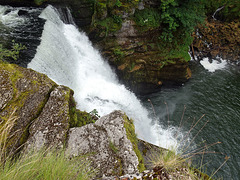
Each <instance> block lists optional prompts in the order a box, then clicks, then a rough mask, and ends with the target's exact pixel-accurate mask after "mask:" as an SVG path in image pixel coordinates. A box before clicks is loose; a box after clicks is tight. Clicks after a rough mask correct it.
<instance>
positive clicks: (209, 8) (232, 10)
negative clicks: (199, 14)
mask: <svg viewBox="0 0 240 180" xmlns="http://www.w3.org/2000/svg"><path fill="white" fill-rule="evenodd" d="M204 6H205V13H206V14H207V16H209V17H212V15H213V14H214V13H215V11H216V10H217V9H218V8H221V9H220V10H219V12H217V14H216V15H215V16H216V18H217V19H218V20H222V21H227V22H230V21H232V20H239V18H240V11H239V9H240V3H239V0H208V1H207V0H204Z"/></svg>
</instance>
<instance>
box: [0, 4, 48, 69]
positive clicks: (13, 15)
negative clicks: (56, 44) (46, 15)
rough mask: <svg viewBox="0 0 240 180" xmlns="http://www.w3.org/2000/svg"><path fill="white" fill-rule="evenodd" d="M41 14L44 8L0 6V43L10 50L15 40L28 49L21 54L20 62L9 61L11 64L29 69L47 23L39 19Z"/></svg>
mask: <svg viewBox="0 0 240 180" xmlns="http://www.w3.org/2000/svg"><path fill="white" fill-rule="evenodd" d="M41 12H42V8H34V7H32V8H31V7H10V6H1V5H0V43H1V44H3V45H4V46H5V47H6V48H9V49H10V48H11V46H12V41H13V40H14V41H15V42H16V43H21V44H22V45H24V46H25V47H26V50H22V51H21V52H20V58H19V60H17V61H15V60H11V59H9V60H8V61H9V62H10V63H15V64H18V65H20V66H22V67H27V64H28V63H29V62H30V61H31V60H32V59H33V57H34V56H35V54H36V49H37V47H38V45H39V44H40V42H41V36H42V31H43V26H44V23H45V21H44V20H43V19H41V18H39V17H38V16H39V15H40V13H41Z"/></svg>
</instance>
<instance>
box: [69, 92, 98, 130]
mask: <svg viewBox="0 0 240 180" xmlns="http://www.w3.org/2000/svg"><path fill="white" fill-rule="evenodd" d="M69 113H70V128H72V127H81V126H84V125H87V124H90V123H95V120H96V115H94V116H92V115H91V114H90V113H87V112H86V111H80V110H79V109H76V102H75V101H74V99H73V97H72V96H71V98H70V102H69Z"/></svg>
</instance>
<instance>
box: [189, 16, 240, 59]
mask: <svg viewBox="0 0 240 180" xmlns="http://www.w3.org/2000/svg"><path fill="white" fill-rule="evenodd" d="M239 26H240V22H239V20H234V21H231V22H221V21H218V20H214V19H209V20H207V21H206V24H205V25H203V26H199V27H198V28H197V29H196V32H195V33H194V34H193V36H194V42H193V51H194V55H195V56H196V57H197V58H199V59H201V58H203V57H210V58H216V57H217V56H218V57H222V58H223V59H227V60H231V61H237V60H239V59H240V46H239V45H240V28H239Z"/></svg>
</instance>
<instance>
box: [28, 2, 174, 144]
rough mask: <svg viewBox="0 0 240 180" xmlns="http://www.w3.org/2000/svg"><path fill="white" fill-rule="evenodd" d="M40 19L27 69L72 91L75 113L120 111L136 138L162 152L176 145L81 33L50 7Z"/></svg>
mask: <svg viewBox="0 0 240 180" xmlns="http://www.w3.org/2000/svg"><path fill="white" fill-rule="evenodd" d="M40 17H41V18H44V19H46V23H45V25H44V31H43V34H42V37H41V39H42V40H41V44H40V45H39V46H38V48H37V53H36V55H35V57H34V59H33V60H32V61H31V62H30V63H29V64H28V67H29V68H32V69H34V70H36V71H39V72H41V73H44V74H47V75H48V76H49V77H50V78H51V79H53V80H54V81H55V82H57V83H58V84H63V85H66V86H69V87H70V88H72V89H73V90H74V92H75V94H74V97H75V99H76V101H77V106H78V108H79V109H81V110H85V111H88V112H90V111H92V110H93V109H96V110H97V111H98V113H99V115H105V114H108V113H110V112H112V111H113V110H123V111H124V112H126V114H127V115H128V116H129V117H131V118H133V119H134V122H135V126H136V133H137V134H138V137H139V138H141V139H143V140H146V141H148V142H151V143H153V144H156V145H159V146H162V147H165V148H166V147H169V146H175V145H176V140H175V139H174V138H172V136H171V133H170V131H168V130H163V129H162V128H161V127H160V126H159V125H153V124H151V123H152V120H151V119H150V118H149V117H148V112H147V110H146V109H145V108H144V107H143V106H142V104H141V103H140V101H139V100H138V99H137V97H136V96H135V95H134V94H133V93H132V92H130V91H128V90H127V89H126V88H125V87H124V86H123V85H121V84H119V83H118V81H117V78H116V77H115V74H114V73H113V71H112V70H111V68H110V67H109V65H108V64H107V63H106V62H105V61H104V60H103V59H102V57H101V56H100V54H99V52H98V51H97V50H96V49H94V48H93V46H92V44H91V42H90V41H89V40H88V38H87V36H86V35H85V34H84V33H81V32H79V31H78V29H77V28H76V27H75V26H74V25H71V24H64V23H63V22H62V21H61V20H60V17H59V15H58V12H57V11H56V10H55V9H54V8H53V7H52V6H48V7H47V8H46V9H45V10H44V11H43V12H42V13H41V15H40Z"/></svg>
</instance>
